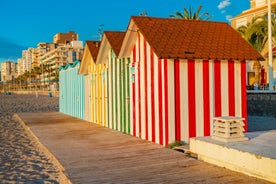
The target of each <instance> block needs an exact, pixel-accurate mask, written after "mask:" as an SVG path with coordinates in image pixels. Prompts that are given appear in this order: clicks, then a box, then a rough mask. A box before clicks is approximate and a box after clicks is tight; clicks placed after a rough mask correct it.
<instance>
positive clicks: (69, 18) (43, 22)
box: [0, 0, 249, 62]
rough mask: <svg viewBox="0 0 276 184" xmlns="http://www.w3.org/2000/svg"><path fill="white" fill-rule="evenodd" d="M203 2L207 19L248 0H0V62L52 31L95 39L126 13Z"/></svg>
mask: <svg viewBox="0 0 276 184" xmlns="http://www.w3.org/2000/svg"><path fill="white" fill-rule="evenodd" d="M201 4H202V5H203V8H202V10H201V12H208V13H210V15H212V18H211V19H210V21H221V22H228V23H229V18H231V17H234V16H236V15H238V14H239V13H241V12H242V11H243V10H245V9H248V8H249V1H248V0H243V1H237V0H214V1H211V2H206V1H204V0H191V1H189V2H187V1H183V0H174V1H169V0H166V1H165V0H163V1H161V0H159V1H151V2H148V1H146V0H139V1H138V0H134V1H130V2H128V1H116V2H114V1H110V0H108V1H105V3H102V2H94V1H86V0H79V1H77V4H76V3H75V2H74V1H65V0H60V1H54V0H48V1H47V2H46V1H45V2H44V3H42V4H38V3H36V1H34V0H27V1H20V0H13V1H2V2H1V3H0V5H1V7H2V9H1V11H0V15H1V17H4V18H2V20H1V23H2V25H1V29H0V48H1V50H0V62H3V61H6V60H13V61H16V60H17V58H20V57H21V53H22V50H25V49H27V48H29V47H36V45H37V44H38V43H39V42H52V39H53V36H54V35H55V34H56V33H59V32H61V33H63V32H64V33H66V32H68V31H75V32H76V33H77V34H78V35H79V40H81V41H84V42H85V41H86V40H99V39H100V36H99V29H100V27H101V25H103V26H102V30H103V31H125V29H126V27H127V24H128V21H129V19H130V16H135V15H140V14H141V13H142V12H146V13H147V15H148V16H152V17H169V15H170V14H173V13H174V12H175V11H179V12H183V8H184V7H185V8H189V7H192V8H193V10H194V11H195V10H197V8H198V6H199V5H201Z"/></svg>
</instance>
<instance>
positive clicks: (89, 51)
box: [79, 41, 101, 74]
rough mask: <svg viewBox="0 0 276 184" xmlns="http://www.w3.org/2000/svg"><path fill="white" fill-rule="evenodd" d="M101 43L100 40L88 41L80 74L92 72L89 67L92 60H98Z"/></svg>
mask: <svg viewBox="0 0 276 184" xmlns="http://www.w3.org/2000/svg"><path fill="white" fill-rule="evenodd" d="M100 44H101V42H100V41H86V44H85V47H84V52H83V58H82V60H81V65H80V68H79V74H88V73H89V72H90V70H89V68H90V67H91V64H92V63H91V62H94V63H95V62H96V59H97V56H98V52H99V48H100Z"/></svg>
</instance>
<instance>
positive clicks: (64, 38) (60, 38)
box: [53, 31, 79, 44]
mask: <svg viewBox="0 0 276 184" xmlns="http://www.w3.org/2000/svg"><path fill="white" fill-rule="evenodd" d="M78 40H79V37H78V34H76V33H75V32H74V31H69V32H68V33H57V34H55V35H54V37H53V42H54V43H55V44H70V42H71V41H78Z"/></svg>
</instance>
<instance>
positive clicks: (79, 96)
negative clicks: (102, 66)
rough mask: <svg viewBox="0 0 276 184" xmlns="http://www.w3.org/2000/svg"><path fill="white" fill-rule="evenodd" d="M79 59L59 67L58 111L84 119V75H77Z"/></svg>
mask: <svg viewBox="0 0 276 184" xmlns="http://www.w3.org/2000/svg"><path fill="white" fill-rule="evenodd" d="M79 66H80V61H78V60H77V61H75V62H74V63H73V64H69V63H68V64H66V65H65V66H61V67H60V68H59V86H60V88H59V92H60V95H59V111H60V112H62V113H64V114H68V115H70V116H73V117H77V118H80V119H84V113H83V112H84V77H83V76H80V75H78V70H79Z"/></svg>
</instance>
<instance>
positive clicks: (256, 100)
mask: <svg viewBox="0 0 276 184" xmlns="http://www.w3.org/2000/svg"><path fill="white" fill-rule="evenodd" d="M247 114H248V115H249V116H266V117H276V91H275V92H274V91H273V92H269V91H258V90H257V91H247Z"/></svg>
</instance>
